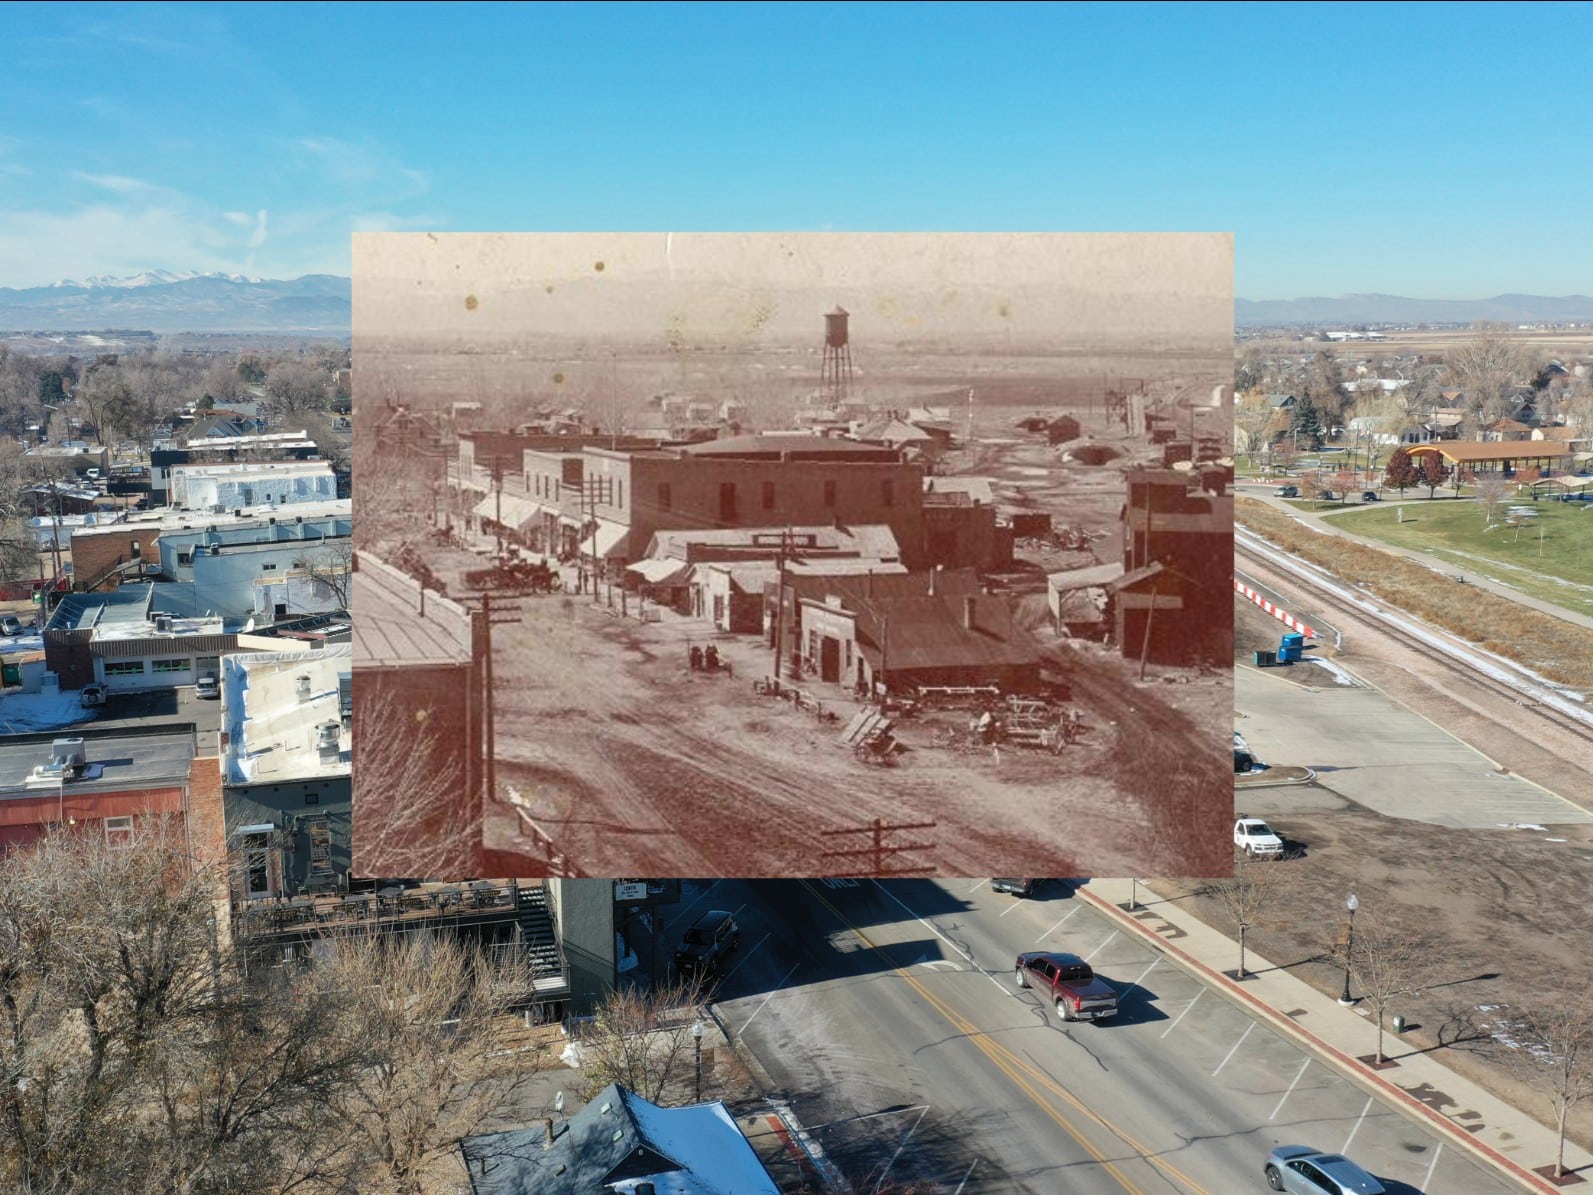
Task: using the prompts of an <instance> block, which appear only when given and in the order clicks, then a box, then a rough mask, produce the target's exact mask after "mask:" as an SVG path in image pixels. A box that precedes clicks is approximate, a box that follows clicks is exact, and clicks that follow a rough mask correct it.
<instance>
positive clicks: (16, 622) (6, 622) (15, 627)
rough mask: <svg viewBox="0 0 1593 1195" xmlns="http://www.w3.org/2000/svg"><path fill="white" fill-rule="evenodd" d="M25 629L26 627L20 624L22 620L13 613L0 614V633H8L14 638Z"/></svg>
mask: <svg viewBox="0 0 1593 1195" xmlns="http://www.w3.org/2000/svg"><path fill="white" fill-rule="evenodd" d="M27 629H28V628H27V627H25V626H23V625H22V620H21V619H20V618H18V617H17V616H16V615H15V614H0V635H8V636H10V637H12V638H15V637H16V636H18V635H21V634H23V633H24V632H26V631H27Z"/></svg>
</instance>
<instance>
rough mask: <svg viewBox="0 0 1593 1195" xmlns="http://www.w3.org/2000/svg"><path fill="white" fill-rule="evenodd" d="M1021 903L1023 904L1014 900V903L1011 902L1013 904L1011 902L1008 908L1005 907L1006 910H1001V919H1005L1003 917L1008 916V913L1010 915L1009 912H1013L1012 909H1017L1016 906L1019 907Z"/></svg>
mask: <svg viewBox="0 0 1593 1195" xmlns="http://www.w3.org/2000/svg"><path fill="white" fill-rule="evenodd" d="M1022 903H1023V902H1022V901H1021V900H1015V901H1013V902H1012V903H1011V904H1010V905H1008V906H1007V907H1006V908H1005V909H1004V910H1002V913H1001V916H1003V917H1005V916H1006V915H1007V914H1008V913H1010V912H1012V911H1013V910H1014V909H1016V908H1017V907H1018V906H1019V905H1021V904H1022Z"/></svg>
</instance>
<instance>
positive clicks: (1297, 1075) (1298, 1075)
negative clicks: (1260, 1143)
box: [1267, 1058, 1311, 1120]
mask: <svg viewBox="0 0 1593 1195" xmlns="http://www.w3.org/2000/svg"><path fill="white" fill-rule="evenodd" d="M1310 1065H1311V1060H1310V1059H1309V1058H1307V1059H1306V1060H1305V1061H1304V1062H1302V1063H1300V1069H1299V1070H1298V1071H1297V1072H1296V1073H1295V1076H1294V1082H1293V1083H1290V1084H1289V1090H1288V1091H1285V1092H1284V1093H1283V1098H1282V1099H1280V1100H1279V1101H1278V1106H1277V1107H1276V1108H1274V1109H1273V1110H1272V1115H1271V1116H1269V1117H1267V1119H1268V1120H1277V1119H1278V1113H1279V1112H1282V1111H1283V1105H1284V1103H1285V1102H1286V1101H1287V1100H1288V1098H1289V1097H1290V1096H1291V1095H1293V1094H1294V1089H1295V1088H1296V1087H1298V1086H1299V1084H1300V1080H1301V1079H1303V1078H1305V1068H1306V1067H1308V1066H1310Z"/></svg>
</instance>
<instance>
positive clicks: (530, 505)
mask: <svg viewBox="0 0 1593 1195" xmlns="http://www.w3.org/2000/svg"><path fill="white" fill-rule="evenodd" d="M500 504H501V505H500ZM548 509H549V508H548V507H546V506H544V505H543V504H542V503H540V502H536V501H533V500H532V499H530V498H521V497H519V496H518V495H516V494H497V493H492V494H488V495H487V496H486V497H485V498H483V499H482V500H481V501H480V502H478V503H476V505H475V506H474V507H472V513H474V514H475V515H476V517H477V518H481V519H491V520H492V521H493V522H495V523H496V522H499V521H500V519H499V511H500V510H501V511H502V512H503V515H502V519H501V522H502V523H503V525H504V526H505V527H513V528H514V529H515V530H516V531H523V530H524V529H525V528H526V527H528V526H530V525H531V524H532V523H536V522H540V521H541V519H542V512H543V511H545V510H548Z"/></svg>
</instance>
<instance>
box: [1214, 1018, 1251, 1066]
mask: <svg viewBox="0 0 1593 1195" xmlns="http://www.w3.org/2000/svg"><path fill="white" fill-rule="evenodd" d="M1255 1027H1256V1023H1255V1022H1254V1021H1251V1022H1250V1024H1248V1025H1246V1026H1245V1031H1244V1032H1243V1033H1241V1034H1240V1035H1239V1040H1238V1041H1236V1042H1234V1044H1233V1048H1232V1049H1231V1050H1229V1051H1228V1052H1227V1053H1226V1054H1224V1055H1223V1057H1222V1061H1221V1062H1219V1063H1218V1064H1217V1069H1216V1070H1214V1071H1212V1072H1211V1077H1212V1078H1213V1079H1215V1078H1216V1077H1217V1076H1218V1075H1219V1074H1221V1073H1222V1068H1223V1067H1225V1066H1227V1065H1228V1060H1229V1059H1230V1058H1232V1057H1233V1056H1234V1055H1235V1054H1237V1053H1238V1052H1239V1047H1240V1046H1242V1045H1244V1043H1245V1038H1247V1037H1249V1036H1250V1031H1251V1030H1252V1029H1254V1028H1255Z"/></svg>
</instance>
